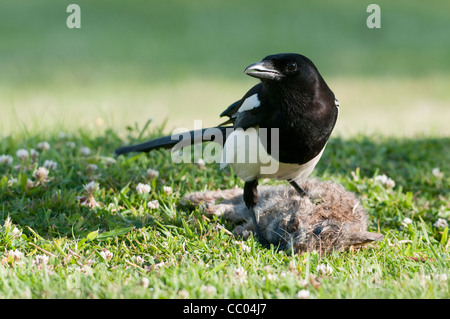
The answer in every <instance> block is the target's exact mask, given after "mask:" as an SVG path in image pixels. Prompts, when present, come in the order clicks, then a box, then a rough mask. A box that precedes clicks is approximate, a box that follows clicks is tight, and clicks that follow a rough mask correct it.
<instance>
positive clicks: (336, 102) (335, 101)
mask: <svg viewBox="0 0 450 319" xmlns="http://www.w3.org/2000/svg"><path fill="white" fill-rule="evenodd" d="M334 105H336V107H339V105H340V104H339V101H338V99H336V98H335V99H334Z"/></svg>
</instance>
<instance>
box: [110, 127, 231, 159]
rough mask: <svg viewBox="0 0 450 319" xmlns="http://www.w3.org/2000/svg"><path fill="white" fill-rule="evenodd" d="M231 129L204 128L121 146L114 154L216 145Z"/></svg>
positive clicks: (222, 140) (224, 138)
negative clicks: (206, 143)
mask: <svg viewBox="0 0 450 319" xmlns="http://www.w3.org/2000/svg"><path fill="white" fill-rule="evenodd" d="M231 131H232V127H230V126H228V127H227V126H217V127H211V128H204V129H201V130H194V131H190V132H185V133H181V134H175V135H171V136H164V137H159V138H156V139H154V140H151V141H148V142H144V143H140V144H135V145H128V146H122V147H119V148H117V149H116V150H115V151H114V153H115V154H116V156H118V155H121V154H126V153H130V152H150V151H152V150H156V149H161V148H165V149H168V148H172V147H174V146H175V145H176V144H178V143H180V147H182V146H186V145H190V144H197V143H201V142H204V141H215V142H217V143H224V142H225V140H226V138H227V136H228V135H229V134H230V133H231ZM218 135H221V139H218ZM182 140H183V141H182Z"/></svg>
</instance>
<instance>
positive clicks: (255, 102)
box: [238, 94, 261, 112]
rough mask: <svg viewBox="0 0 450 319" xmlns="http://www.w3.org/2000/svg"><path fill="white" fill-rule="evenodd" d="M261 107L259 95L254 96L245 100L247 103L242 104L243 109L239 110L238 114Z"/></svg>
mask: <svg viewBox="0 0 450 319" xmlns="http://www.w3.org/2000/svg"><path fill="white" fill-rule="evenodd" d="M260 105H261V101H260V100H259V98H258V94H253V95H252V96H249V97H248V98H246V99H245V101H244V102H243V103H242V105H241V107H240V108H239V110H238V112H245V111H249V110H251V109H254V108H255V107H258V106H260Z"/></svg>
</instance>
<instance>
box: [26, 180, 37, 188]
mask: <svg viewBox="0 0 450 319" xmlns="http://www.w3.org/2000/svg"><path fill="white" fill-rule="evenodd" d="M34 186H36V184H34V182H33V181H32V180H31V179H29V178H27V188H33V187H34Z"/></svg>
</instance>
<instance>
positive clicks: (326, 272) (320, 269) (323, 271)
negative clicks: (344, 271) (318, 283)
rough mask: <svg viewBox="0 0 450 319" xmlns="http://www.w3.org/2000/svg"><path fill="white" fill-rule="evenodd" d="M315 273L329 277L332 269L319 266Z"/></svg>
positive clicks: (327, 266) (322, 265) (325, 265)
mask: <svg viewBox="0 0 450 319" xmlns="http://www.w3.org/2000/svg"><path fill="white" fill-rule="evenodd" d="M316 271H317V272H318V273H319V274H320V275H322V276H329V275H331V273H332V272H333V268H332V267H331V266H330V265H328V264H319V265H318V266H317V267H316Z"/></svg>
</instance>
